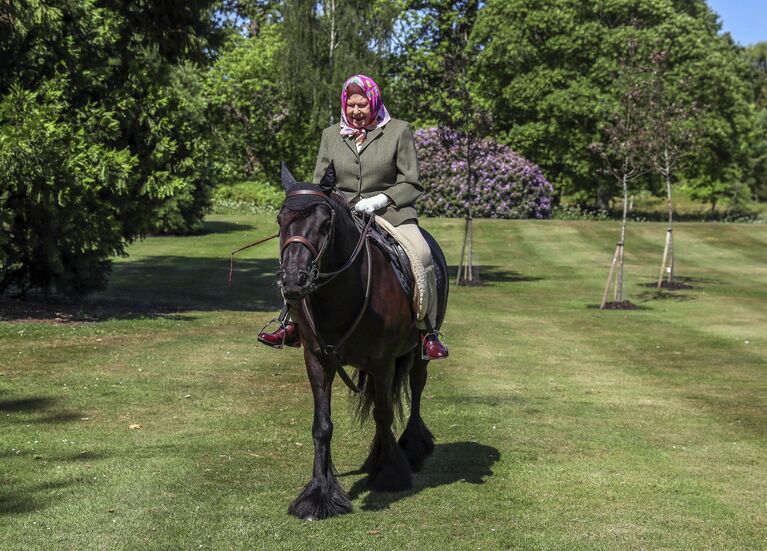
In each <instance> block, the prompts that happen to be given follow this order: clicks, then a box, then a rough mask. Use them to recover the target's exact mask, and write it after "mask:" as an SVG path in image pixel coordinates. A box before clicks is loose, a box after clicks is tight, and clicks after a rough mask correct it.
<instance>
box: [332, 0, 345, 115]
mask: <svg viewBox="0 0 767 551" xmlns="http://www.w3.org/2000/svg"><path fill="white" fill-rule="evenodd" d="M328 12H329V13H330V48H329V52H328V65H329V66H330V75H333V53H334V52H335V49H336V0H330V7H329V9H328ZM344 108H345V107H344ZM328 113H329V115H328V116H329V117H330V124H331V125H332V124H333V101H332V100H331V101H330V103H329V105H328Z"/></svg>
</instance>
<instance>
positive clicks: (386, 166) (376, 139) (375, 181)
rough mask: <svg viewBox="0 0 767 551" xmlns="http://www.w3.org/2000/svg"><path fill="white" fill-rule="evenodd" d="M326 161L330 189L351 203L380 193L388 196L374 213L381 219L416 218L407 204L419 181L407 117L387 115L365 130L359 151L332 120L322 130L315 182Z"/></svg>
mask: <svg viewBox="0 0 767 551" xmlns="http://www.w3.org/2000/svg"><path fill="white" fill-rule="evenodd" d="M330 161H333V165H334V166H335V169H336V189H338V190H339V191H341V192H343V194H344V195H345V196H346V198H347V199H348V200H349V201H350V202H351V203H356V202H357V201H359V200H360V198H367V197H372V196H373V195H378V194H379V193H383V194H385V195H386V196H388V197H389V200H390V201H389V206H387V207H386V208H385V209H382V210H380V211H377V212H376V214H378V215H379V216H382V217H383V218H384V219H385V220H386V221H387V222H389V223H391V224H392V225H394V226H399V225H400V224H402V223H403V222H405V221H406V220H416V219H417V218H418V214H417V213H416V210H415V207H414V206H413V205H414V204H415V201H416V199H418V197H420V196H421V193H423V187H422V186H421V184H420V183H419V181H418V158H417V157H416V151H415V140H414V139H413V132H412V131H411V130H410V125H409V124H408V123H406V122H404V121H401V120H397V119H391V120H390V121H389V122H388V123H386V125H384V126H383V127H379V128H375V129H373V130H370V131H368V135H367V139H366V140H365V142H364V143H363V144H362V148H361V149H360V152H359V153H357V144H356V143H355V141H354V138H352V137H343V136H341V125H340V124H334V125H333V126H330V127H328V128H326V129H325V130H323V131H322V141H321V142H320V151H319V154H318V155H317V164H316V165H315V167H314V178H313V181H314V183H315V184H317V183H319V181H320V179H321V178H322V176H323V175H324V174H325V170H326V169H327V168H328V165H329V164H330Z"/></svg>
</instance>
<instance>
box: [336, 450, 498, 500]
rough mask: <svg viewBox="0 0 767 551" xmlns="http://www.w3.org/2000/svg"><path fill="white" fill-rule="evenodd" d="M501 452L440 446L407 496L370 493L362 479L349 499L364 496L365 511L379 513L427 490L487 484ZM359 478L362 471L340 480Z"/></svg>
mask: <svg viewBox="0 0 767 551" xmlns="http://www.w3.org/2000/svg"><path fill="white" fill-rule="evenodd" d="M500 458H501V452H499V451H498V450H497V449H496V448H493V447H492V446H486V445H484V444H479V443H477V442H451V443H448V444H437V445H436V446H434V453H433V454H432V456H431V457H429V458H428V459H427V460H426V462H425V463H424V466H423V469H422V470H421V471H420V472H418V473H414V474H413V488H412V489H410V490H407V491H405V492H392V493H389V492H371V491H369V490H368V488H367V477H362V478H361V479H359V480H358V481H357V482H355V483H354V485H353V486H352V487H351V489H350V490H349V498H350V499H351V500H355V499H357V498H358V497H360V496H361V495H362V494H365V493H366V492H367V493H366V494H365V496H364V497H363V498H362V506H361V508H362V510H363V511H379V510H382V509H388V507H389V506H390V505H391V504H392V503H395V502H397V501H399V500H400V499H403V498H405V497H409V496H412V495H415V494H417V493H419V492H422V491H423V490H425V489H427V488H436V487H438V486H445V485H448V484H454V483H456V482H462V481H463V482H468V483H469V484H484V483H485V478H486V477H488V476H492V475H493V470H492V467H493V464H495V463H496V462H497V461H499V460H500ZM354 474H360V471H352V472H348V473H343V474H341V475H339V476H347V475H354Z"/></svg>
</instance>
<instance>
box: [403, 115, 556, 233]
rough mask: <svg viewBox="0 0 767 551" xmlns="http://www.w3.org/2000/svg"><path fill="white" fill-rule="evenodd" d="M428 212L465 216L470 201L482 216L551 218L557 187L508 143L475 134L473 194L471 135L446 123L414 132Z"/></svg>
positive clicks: (422, 210)
mask: <svg viewBox="0 0 767 551" xmlns="http://www.w3.org/2000/svg"><path fill="white" fill-rule="evenodd" d="M415 143H416V148H417V149H418V166H419V168H420V173H421V184H422V185H423V186H424V190H425V191H424V194H423V195H422V196H421V198H420V199H419V200H418V203H417V206H418V210H419V212H420V213H421V214H424V215H426V216H447V217H461V216H464V215H465V214H466V206H467V203H468V201H469V200H470V201H471V205H472V214H473V216H474V217H477V218H548V217H549V215H550V214H551V196H552V194H553V192H554V188H553V186H552V185H551V183H550V182H549V181H548V180H547V179H546V177H545V176H544V175H543V172H541V169H540V168H539V167H538V166H537V165H535V164H533V163H531V162H530V161H528V160H527V159H525V158H523V157H521V156H520V155H518V154H517V153H515V152H514V151H512V150H511V149H510V148H509V147H508V146H506V145H502V144H499V143H496V142H493V141H492V140H476V141H474V143H473V147H472V150H473V152H474V154H473V156H472V157H473V158H472V173H473V182H472V183H473V185H472V190H471V195H469V194H468V193H467V188H466V136H465V134H461V133H459V132H455V131H453V130H448V129H443V128H426V129H420V130H417V131H416V132H415Z"/></svg>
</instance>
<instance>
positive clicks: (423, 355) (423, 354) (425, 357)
mask: <svg viewBox="0 0 767 551" xmlns="http://www.w3.org/2000/svg"><path fill="white" fill-rule="evenodd" d="M431 335H435V336H436V337H437V340H438V341H439V342H440V344H441V345H442V346H444V347H445V350H447V349H448V347H447V339H446V338H445V335H443V334H442V332H441V331H438V330H437V329H432V330H431V331H427V332H425V333H424V334H423V337H421V359H422V360H429V361H431V358H429V355H428V354H426V346H425V345H424V343H425V342H426V337H429V336H431ZM445 358H447V356H445ZM439 359H444V358H439Z"/></svg>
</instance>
